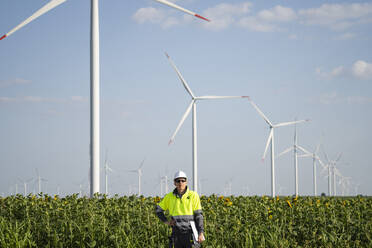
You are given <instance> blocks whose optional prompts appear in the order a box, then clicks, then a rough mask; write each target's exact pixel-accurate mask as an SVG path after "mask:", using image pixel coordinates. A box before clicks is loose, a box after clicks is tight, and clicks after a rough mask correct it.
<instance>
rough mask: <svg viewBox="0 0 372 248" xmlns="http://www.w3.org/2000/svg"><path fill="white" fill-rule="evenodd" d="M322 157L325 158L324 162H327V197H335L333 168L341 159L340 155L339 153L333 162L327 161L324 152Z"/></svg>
mask: <svg viewBox="0 0 372 248" xmlns="http://www.w3.org/2000/svg"><path fill="white" fill-rule="evenodd" d="M323 152H324V151H323ZM324 156H325V158H326V161H327V163H326V167H327V169H328V194H329V196H332V195H333V196H335V195H336V182H335V181H336V175H335V168H336V164H337V163H338V161H339V160H340V159H341V156H342V153H340V154H339V155H338V157H337V158H336V159H335V160H329V159H328V155H327V153H325V152H324ZM332 177H333V178H332ZM332 181H333V183H332ZM332 186H333V192H332Z"/></svg>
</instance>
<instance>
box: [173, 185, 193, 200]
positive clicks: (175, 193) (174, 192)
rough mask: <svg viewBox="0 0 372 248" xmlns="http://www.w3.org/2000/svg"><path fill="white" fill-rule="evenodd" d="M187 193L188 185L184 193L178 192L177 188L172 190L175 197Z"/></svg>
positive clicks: (180, 196)
mask: <svg viewBox="0 0 372 248" xmlns="http://www.w3.org/2000/svg"><path fill="white" fill-rule="evenodd" d="M187 193H189V187H188V186H186V190H185V193H183V194H178V191H177V188H175V189H174V190H173V195H175V196H176V197H179V198H182V196H183V195H186V194H187Z"/></svg>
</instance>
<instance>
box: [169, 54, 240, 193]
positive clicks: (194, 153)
mask: <svg viewBox="0 0 372 248" xmlns="http://www.w3.org/2000/svg"><path fill="white" fill-rule="evenodd" d="M165 55H166V56H167V58H168V60H169V62H170V64H171V65H172V67H173V68H174V70H175V71H176V73H177V75H178V77H179V79H180V80H181V82H182V84H183V86H184V87H185V89H186V91H187V92H188V93H189V95H190V96H191V103H190V105H189V107H188V108H187V109H186V112H185V114H184V115H183V116H182V118H181V120H180V122H179V123H178V126H177V128H176V131H175V132H174V133H173V135H172V137H171V139H170V140H169V143H168V144H169V145H170V144H171V143H172V142H173V141H174V139H175V137H176V134H177V132H178V130H179V129H180V128H181V126H182V124H183V122H184V121H185V119H186V117H187V116H188V115H189V114H190V112H191V109H192V162H193V168H192V172H193V178H192V180H193V190H194V191H195V192H198V156H197V134H196V101H198V100H213V99H228V98H244V97H247V96H195V95H194V93H193V92H192V91H191V89H190V87H189V85H188V84H187V82H186V80H185V79H184V78H183V76H182V75H181V73H180V72H179V70H178V69H177V67H176V65H175V64H174V63H173V61H172V59H171V58H170V57H169V55H168V54H167V53H165Z"/></svg>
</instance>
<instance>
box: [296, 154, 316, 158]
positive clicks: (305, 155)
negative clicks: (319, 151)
mask: <svg viewBox="0 0 372 248" xmlns="http://www.w3.org/2000/svg"><path fill="white" fill-rule="evenodd" d="M312 156H313V155H312V154H303V155H298V156H297V157H298V158H308V157H312Z"/></svg>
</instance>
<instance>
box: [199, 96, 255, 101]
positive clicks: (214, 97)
mask: <svg viewBox="0 0 372 248" xmlns="http://www.w3.org/2000/svg"><path fill="white" fill-rule="evenodd" d="M247 97H248V96H198V97H196V98H195V99H196V100H209V99H229V98H247Z"/></svg>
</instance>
